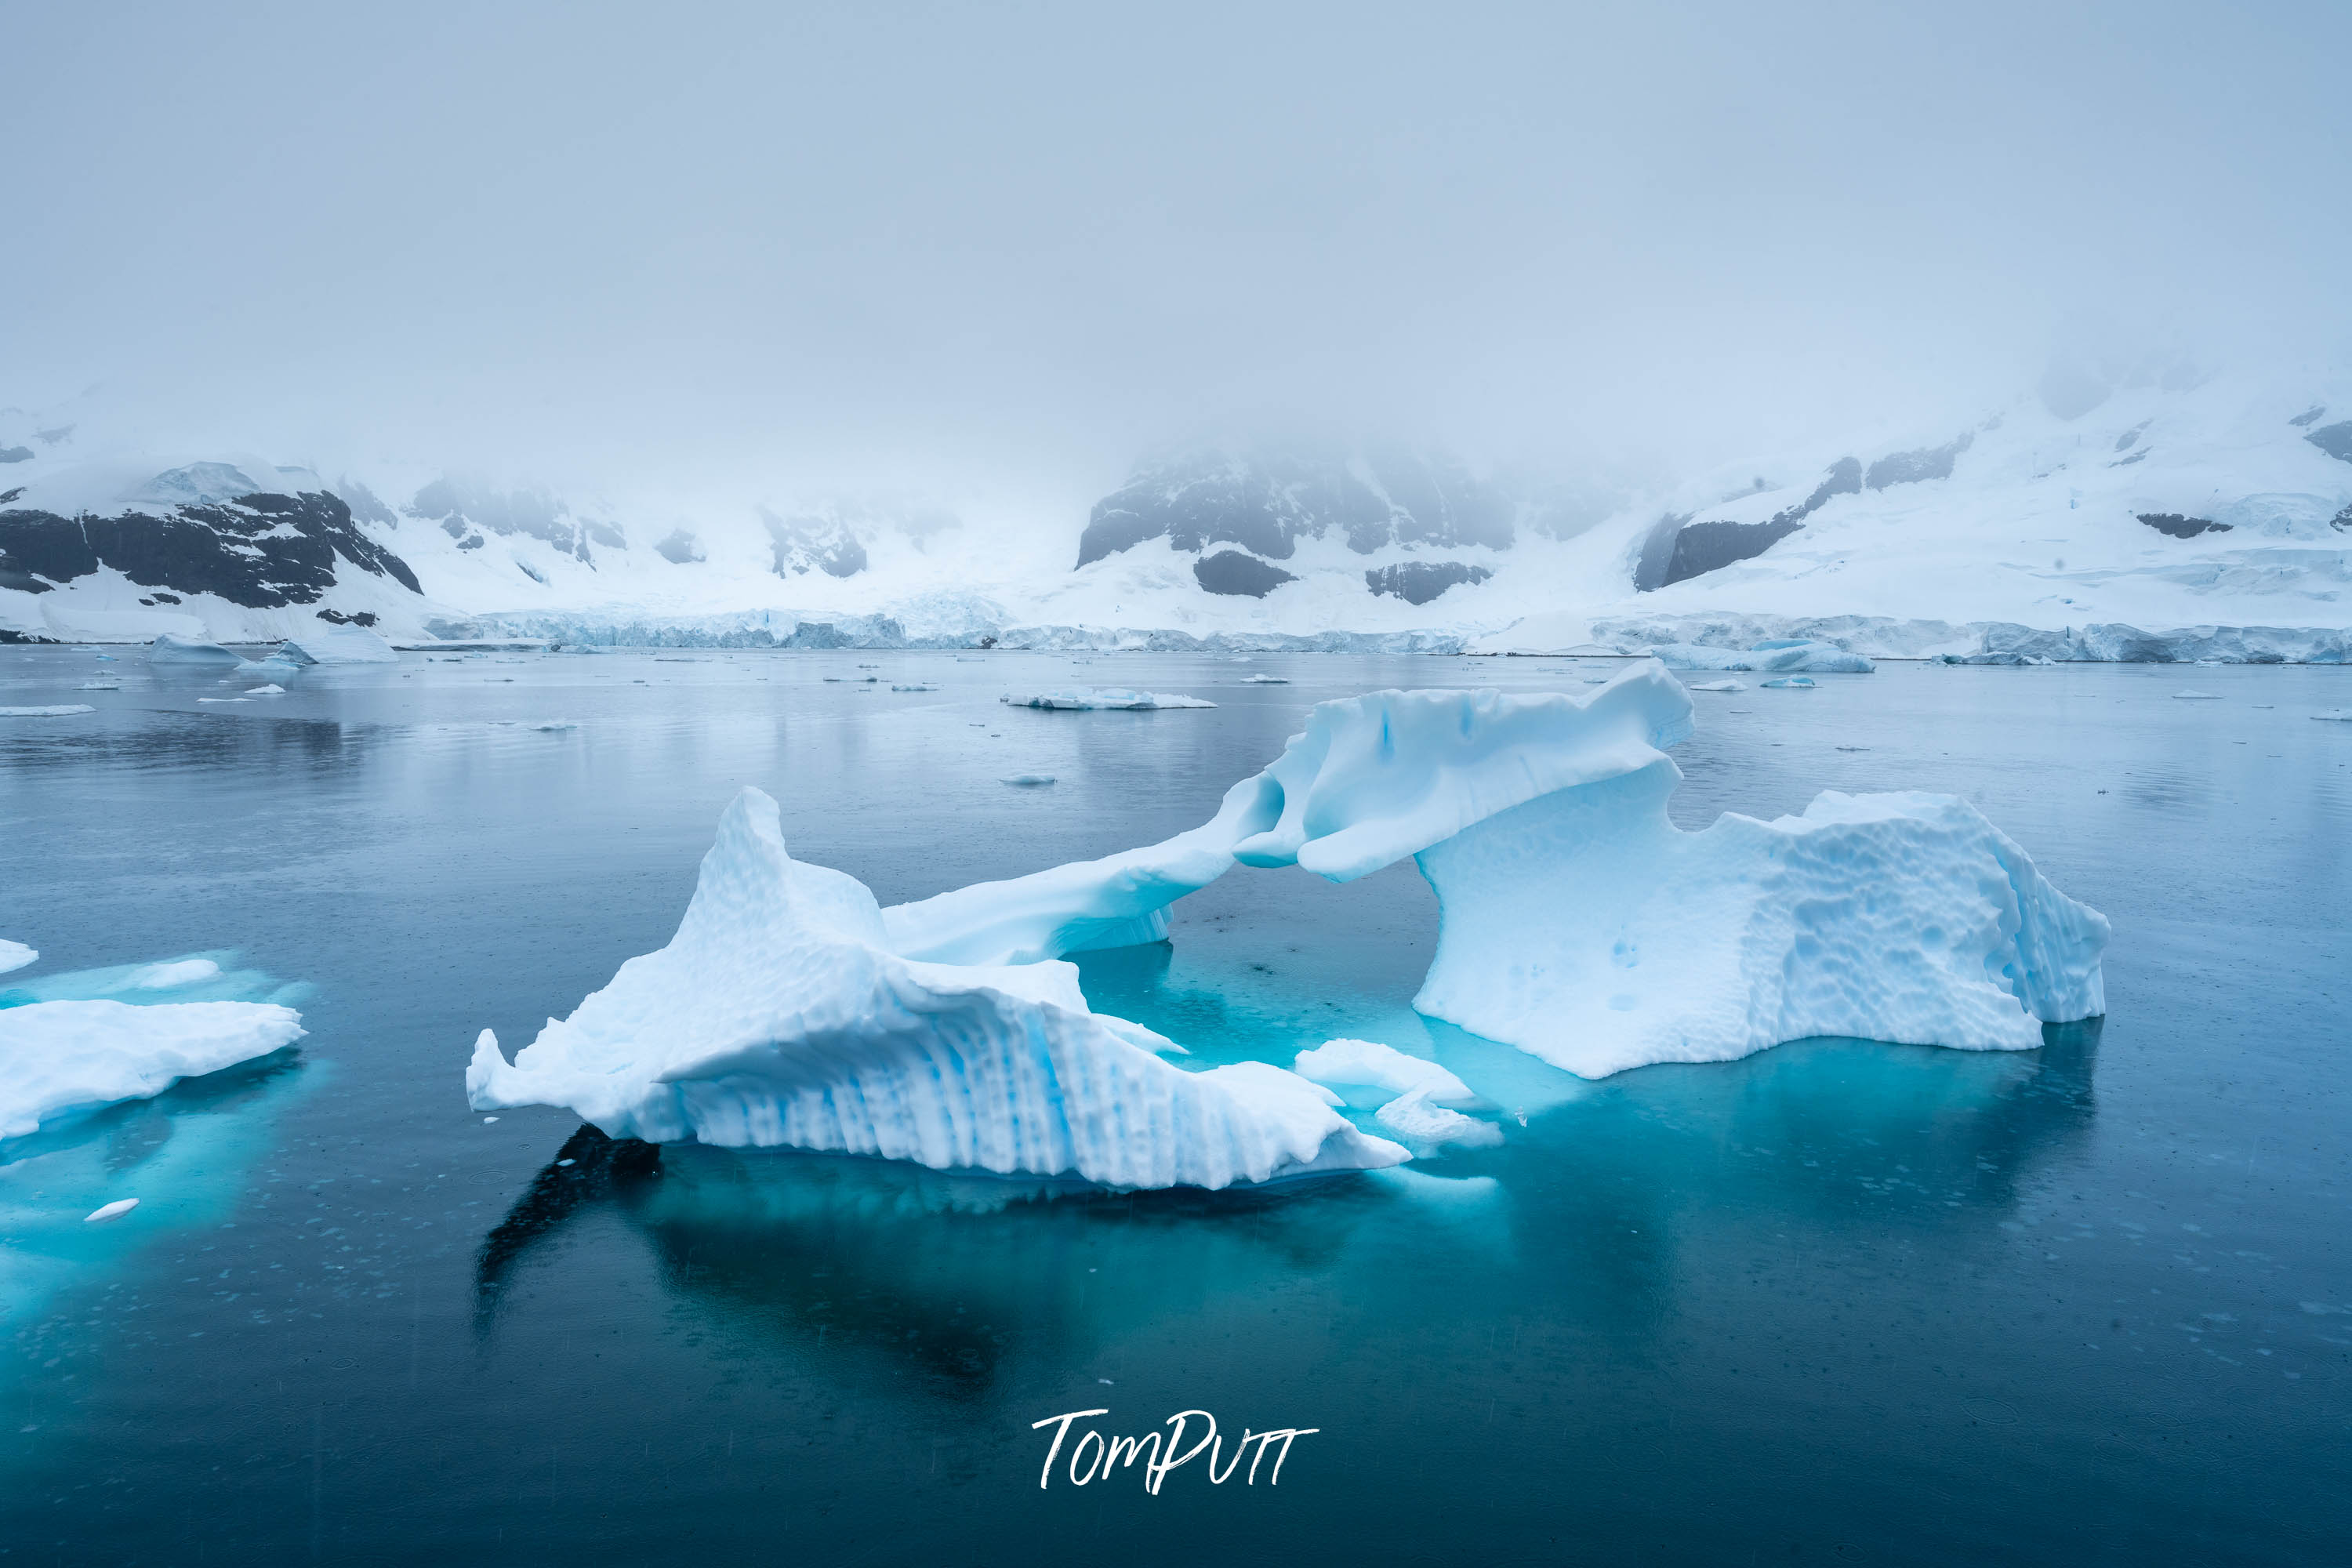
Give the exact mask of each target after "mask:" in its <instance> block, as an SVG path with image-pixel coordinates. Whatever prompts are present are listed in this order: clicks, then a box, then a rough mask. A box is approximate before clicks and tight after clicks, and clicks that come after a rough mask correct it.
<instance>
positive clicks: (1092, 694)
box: [1003, 686, 1216, 712]
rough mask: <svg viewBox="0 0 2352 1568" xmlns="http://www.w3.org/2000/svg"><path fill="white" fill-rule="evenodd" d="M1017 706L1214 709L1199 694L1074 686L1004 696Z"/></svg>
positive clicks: (1006, 702) (1068, 709) (1010, 704)
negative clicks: (1184, 694) (1184, 695)
mask: <svg viewBox="0 0 2352 1568" xmlns="http://www.w3.org/2000/svg"><path fill="white" fill-rule="evenodd" d="M1003 701H1004V702H1005V704H1006V705H1007V706H1009V707H1013V708H1048V709H1055V710H1066V711H1071V712H1087V711H1090V710H1095V709H1098V708H1117V709H1126V710H1132V711H1144V710H1150V709H1155V708H1214V707H1215V706H1216V704H1215V703H1213V702H1203V701H1202V700H1201V699H1199V698H1197V697H1180V696H1173V695H1171V694H1170V693H1168V692H1165V691H1129V690H1127V689H1124V688H1121V687H1116V686H1081V687H1071V688H1069V689H1066V690H1061V691H1040V692H1038V693H1036V694H1035V695H1034V696H1029V697H1016V696H1011V695H1007V696H1006V697H1005V698H1003Z"/></svg>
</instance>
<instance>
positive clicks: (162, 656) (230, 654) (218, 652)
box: [147, 632, 245, 665]
mask: <svg viewBox="0 0 2352 1568" xmlns="http://www.w3.org/2000/svg"><path fill="white" fill-rule="evenodd" d="M147 662H148V663H150V664H217V665H238V664H243V663H244V662H245V657H244V655H242V654H239V653H236V652H235V651H233V650H231V649H229V648H225V647H221V645H220V644H218V643H216V642H205V641H202V640H200V639H198V638H195V637H174V636H173V634H171V633H170V632H165V633H163V635H162V636H160V637H157V638H156V639H155V640H154V641H153V642H152V643H151V644H149V645H148V648H147Z"/></svg>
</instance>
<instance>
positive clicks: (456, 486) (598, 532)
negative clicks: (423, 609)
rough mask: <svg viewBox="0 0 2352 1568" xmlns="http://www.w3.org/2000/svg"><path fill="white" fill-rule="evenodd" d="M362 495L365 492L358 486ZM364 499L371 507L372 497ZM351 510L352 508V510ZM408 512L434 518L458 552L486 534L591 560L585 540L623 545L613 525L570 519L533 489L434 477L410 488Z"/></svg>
mask: <svg viewBox="0 0 2352 1568" xmlns="http://www.w3.org/2000/svg"><path fill="white" fill-rule="evenodd" d="M354 488H358V489H361V491H362V495H364V494H365V490H364V488H363V487H354ZM367 500H368V501H370V502H373V504H375V505H377V506H382V504H383V503H382V502H380V501H376V500H375V498H374V497H373V496H368V497H367ZM353 510H357V509H356V508H354V509H353ZM408 515H409V516H411V517H418V518H424V519H425V520H426V521H432V522H437V523H439V524H440V525H441V527H442V530H443V531H445V532H446V533H447V534H448V535H449V537H450V538H452V539H454V540H456V541H457V548H459V549H460V550H478V549H480V548H481V546H482V543H483V535H484V534H486V533H500V534H517V533H520V534H524V535H527V536H529V537H530V538H532V539H543V540H545V541H546V542H548V543H550V544H552V545H553V546H555V548H556V549H558V550H560V551H562V552H564V553H565V554H567V555H571V556H573V557H575V558H577V559H579V560H582V561H586V562H589V563H592V564H593V562H594V559H595V557H594V556H593V553H591V552H590V550H589V548H588V546H589V543H590V542H591V541H593V542H595V543H598V544H602V545H604V546H606V547H608V548H610V549H614V550H625V549H627V548H628V543H629V541H628V536H627V535H625V534H624V533H623V532H622V531H621V530H620V529H619V528H618V527H617V526H616V525H614V524H613V523H610V522H604V521H598V520H595V519H592V518H580V519H574V518H573V517H572V514H571V508H570V507H568V506H566V505H565V504H564V503H563V502H562V501H560V500H555V499H554V498H552V497H551V496H544V495H541V494H540V493H538V492H537V491H535V490H491V489H480V488H478V487H476V486H472V485H468V484H466V483H464V482H462V481H460V480H457V479H436V480H434V481H433V482H432V483H431V484H429V485H426V486H425V488H424V489H421V490H418V491H417V492H416V499H415V500H412V501H410V502H409V503H408Z"/></svg>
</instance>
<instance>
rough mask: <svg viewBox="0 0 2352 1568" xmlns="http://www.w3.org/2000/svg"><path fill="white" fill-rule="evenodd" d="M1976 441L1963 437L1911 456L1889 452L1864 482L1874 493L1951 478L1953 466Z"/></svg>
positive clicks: (1872, 467)
mask: <svg viewBox="0 0 2352 1568" xmlns="http://www.w3.org/2000/svg"><path fill="white" fill-rule="evenodd" d="M1975 439H1976V437H1974V436H1969V435H1962V436H1961V437H1959V439H1958V440H1956V441H1947V442H1946V443H1945V444H1944V445H1942V446H1940V447H1920V448H1918V449H1917V450H1916V451H1911V452H1889V453H1887V454H1886V456H1885V457H1883V458H1879V459H1878V461H1876V462H1874V463H1873V464H1871V465H1870V472H1869V473H1868V474H1866V475H1864V478H1863V482H1864V484H1866V485H1868V486H1869V487H1870V488H1871V489H1874V490H1883V489H1885V488H1886V487H1887V486H1889V485H1914V484H1917V483H1918V482H1919V481H1920V480H1922V479H1950V478H1951V477H1952V464H1953V463H1954V462H1955V461H1956V460H1958V458H1959V455H1960V454H1961V453H1962V452H1965V451H1967V450H1968V449H1969V444H1970V443H1971V442H1973V441H1974V440H1975Z"/></svg>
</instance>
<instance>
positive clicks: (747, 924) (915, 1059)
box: [466, 789, 1408, 1187]
mask: <svg viewBox="0 0 2352 1568" xmlns="http://www.w3.org/2000/svg"><path fill="white" fill-rule="evenodd" d="M1168 1043H1169V1042H1167V1041H1165V1040H1163V1039H1161V1038H1160V1037H1159V1036H1157V1035H1154V1034H1152V1033H1151V1032H1150V1030H1147V1029H1144V1028H1141V1027H1139V1026H1137V1025H1134V1024H1130V1023H1128V1022H1126V1021H1125V1020H1123V1019H1119V1018H1113V1017H1108V1016H1103V1015H1099V1014H1097V1013H1094V1012H1093V1011H1091V1010H1090V1009H1089V1008H1088V1007H1087V1004H1086V999H1085V997H1084V996H1083V995H1081V994H1080V993H1079V990H1078V983H1077V971H1076V968H1074V967H1073V966H1072V965H1069V964H1066V963H1055V962H1050V961H1049V962H1043V963H1028V964H1017V965H992V964H968V963H932V962H926V961H922V960H918V959H910V958H908V957H904V956H902V955H901V954H899V953H898V952H894V951H892V942H891V937H890V934H889V932H888V931H887V929H886V925H885V921H884V918H883V914H882V911H881V910H880V909H879V908H878V907H877V905H876V903H875V900H874V896H873V894H872V893H870V892H869V891H867V889H866V886H865V885H864V884H863V883H861V882H859V881H857V880H856V879H854V878H851V877H848V876H845V875H844V874H843V873H841V872H839V871H835V870H830V869H827V868H824V867H819V866H808V865H803V864H802V863H800V862H798V861H795V860H793V858H792V857H791V856H790V855H788V854H787V853H786V852H785V849H784V841H783V835H782V829H781V827H780V826H779V823H778V814H777V809H776V803H775V802H774V801H773V800H772V799H770V798H769V797H768V796H767V795H764V794H762V793H761V792H760V791H759V790H756V789H745V790H744V791H743V792H742V793H741V794H740V795H738V796H737V797H736V800H735V802H734V804H733V805H730V806H729V807H728V809H727V813H726V815H725V816H724V817H723V818H722V819H721V821H720V823H719V837H718V842H717V843H715V844H714V845H713V846H712V847H711V849H710V852H709V855H707V856H705V857H704V858H703V862H702V873H701V878H700V880H699V881H698V883H697V885H696V888H695V893H694V899H693V901H692V902H691V903H690V904H689V905H688V909H687V911H686V918H685V920H684V921H682V922H681V923H680V924H679V926H678V930H677V935H676V936H675V937H673V938H672V939H671V940H670V942H669V945H668V946H667V947H665V948H663V949H662V950H661V951H660V952H654V953H648V954H646V956H644V957H642V958H633V959H631V960H630V961H629V962H628V963H625V964H623V965H622V966H621V969H620V972H619V973H617V974H615V975H614V977H613V980H612V982H611V983H610V984H607V985H606V986H605V987H604V989H603V990H601V991H598V992H596V993H594V994H592V995H590V996H589V997H588V998H587V1000H585V1001H584V1002H583V1003H582V1004H581V1005H580V1006H579V1008H578V1009H577V1010H575V1011H574V1012H573V1013H572V1016H570V1017H569V1018H566V1019H563V1020H561V1021H558V1020H555V1019H550V1020H548V1024H547V1026H546V1028H544V1029H543V1030H541V1032H540V1035H539V1037H538V1038H537V1039H536V1040H535V1041H533V1042H532V1043H531V1044H530V1045H529V1046H526V1047H523V1049H522V1050H521V1051H520V1052H518V1053H517V1054H516V1057H515V1059H514V1061H513V1062H512V1063H511V1064H509V1063H508V1062H507V1061H506V1060H505V1059H504V1058H503V1057H502V1056H501V1055H500V1054H499V1048H498V1042H497V1040H496V1039H495V1037H493V1036H492V1035H491V1033H490V1032H489V1031H488V1030H487V1029H485V1030H484V1031H482V1034H481V1037H480V1038H479V1039H478V1041H477V1042H476V1045H475V1050H474V1058H473V1061H472V1063H471V1065H470V1066H469V1067H468V1068H467V1073H466V1089H467V1097H468V1099H469V1100H470V1101H471V1103H472V1104H473V1106H474V1108H475V1109H476V1110H499V1109H502V1108H505V1107H509V1106H522V1105H534V1104H549V1105H561V1106H564V1107H567V1108H568V1109H570V1110H572V1111H574V1112H576V1113H577V1114H579V1115H580V1116H581V1117H582V1118H583V1120H585V1121H591V1122H593V1123H594V1124H595V1125H596V1126H598V1127H599V1128H601V1129H603V1130H604V1132H606V1133H607V1134H609V1135H611V1136H613V1137H616V1138H617V1137H635V1138H643V1139H646V1140H647V1141H649V1142H673V1141H677V1140H682V1139H687V1138H692V1139H696V1140H698V1141H699V1142H705V1143H717V1144H724V1145H738V1146H740V1145H761V1146H779V1145H790V1146H793V1147H797V1148H803V1149H818V1150H837V1151H842V1152H850V1153H863V1154H878V1155H882V1156H884V1157H887V1158H891V1159H903V1160H914V1161H917V1162H919V1163H922V1164H926V1165H930V1166H934V1167H937V1168H940V1169H960V1168H970V1169H978V1170H985V1171H994V1172H999V1173H1008V1174H1009V1173H1016V1172H1018V1173H1028V1174H1033V1175H1041V1176H1051V1175H1064V1174H1071V1175H1077V1176H1082V1177H1085V1178H1086V1179H1087V1180H1089V1181H1094V1182H1099V1183H1103V1184H1108V1185H1114V1186H1129V1187H1163V1186H1176V1185H1184V1186H1200V1187H1223V1186H1228V1185H1231V1184H1234V1183H1236V1182H1264V1181H1269V1180H1273V1179H1275V1178H1277V1177H1282V1176H1288V1175H1297V1174H1303V1173H1308V1172H1315V1171H1328V1170H1346V1169H1370V1168H1376V1167H1380V1166H1384V1165H1391V1164H1395V1163H1400V1162H1402V1160H1404V1159H1406V1158H1407V1157H1408V1156H1407V1152H1406V1151H1405V1150H1403V1149H1402V1148H1400V1147H1398V1146H1397V1145H1395V1144H1393V1143H1391V1142H1387V1141H1386V1140H1383V1139H1379V1138H1373V1137H1370V1136H1369V1135H1367V1134H1365V1133H1362V1132H1360V1131H1357V1130H1356V1128H1355V1127H1354V1126H1352V1125H1351V1124H1350V1123H1349V1122H1348V1121H1346V1119H1344V1118H1343V1117H1341V1116H1340V1115H1339V1113H1338V1112H1337V1111H1335V1110H1332V1109H1331V1096H1330V1095H1329V1094H1328V1091H1326V1090H1323V1089H1318V1087H1317V1086H1315V1085H1314V1084H1311V1083H1309V1082H1307V1080H1306V1079H1302V1078H1299V1077H1298V1076H1297V1075H1296V1074H1294V1073H1289V1072H1285V1071H1283V1070H1282V1069H1281V1068H1275V1067H1269V1066H1266V1065H1265V1064H1263V1063H1256V1062H1245V1063H1240V1064H1237V1065H1234V1066H1231V1067H1223V1068H1213V1069H1211V1070H1209V1071H1205V1072H1186V1071H1183V1070H1182V1069H1181V1068H1175V1067H1171V1066H1170V1065H1169V1064H1168V1063H1167V1062H1165V1061H1162V1060H1161V1059H1160V1058H1159V1057H1158V1056H1157V1055H1155V1054H1154V1051H1155V1049H1158V1048H1162V1047H1166V1046H1167V1045H1168Z"/></svg>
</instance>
